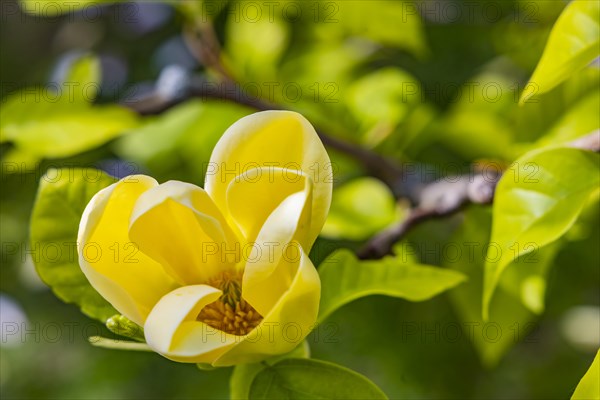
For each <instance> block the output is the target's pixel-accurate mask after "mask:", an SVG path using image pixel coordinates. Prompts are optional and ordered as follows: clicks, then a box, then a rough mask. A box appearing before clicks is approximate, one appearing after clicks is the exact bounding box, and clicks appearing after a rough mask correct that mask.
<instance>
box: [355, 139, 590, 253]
mask: <svg viewBox="0 0 600 400" xmlns="http://www.w3.org/2000/svg"><path fill="white" fill-rule="evenodd" d="M567 146H568V147H573V148H578V149H583V150H589V151H593V152H596V153H598V152H600V130H596V131H594V132H592V133H590V134H588V135H586V136H583V137H581V138H579V139H577V140H574V141H572V142H570V143H568V144H567ZM501 176H502V175H501V173H497V174H496V173H492V174H487V175H484V174H477V175H474V176H472V175H463V176H460V177H450V178H445V179H442V180H439V181H436V182H433V183H431V184H429V185H427V186H425V188H424V189H422V191H421V193H420V195H419V201H418V205H417V206H416V207H415V208H413V209H412V210H411V211H409V214H408V216H407V217H406V218H405V219H404V220H403V221H402V222H400V223H399V224H397V225H394V226H392V227H390V228H388V229H386V230H384V231H382V232H380V233H378V234H377V235H375V236H374V237H373V238H371V240H369V241H368V242H367V243H366V244H365V245H364V246H363V247H362V248H361V249H359V251H358V252H357V254H358V256H359V257H360V258H362V259H379V258H382V257H383V256H385V255H388V254H392V253H393V246H394V244H395V243H397V242H399V241H400V240H401V239H402V238H403V237H404V236H405V235H406V234H407V233H408V232H409V231H410V230H411V229H412V228H413V227H415V226H416V225H418V224H419V223H421V222H423V221H426V220H429V219H433V218H439V217H445V216H448V215H451V214H454V213H456V212H458V211H459V210H461V209H462V208H463V207H464V206H465V205H466V204H490V203H491V202H492V201H493V198H494V191H495V189H496V185H497V184H498V181H499V180H500V178H501Z"/></svg>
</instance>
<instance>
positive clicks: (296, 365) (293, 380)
mask: <svg viewBox="0 0 600 400" xmlns="http://www.w3.org/2000/svg"><path fill="white" fill-rule="evenodd" d="M248 398H249V399H252V400H254V399H387V396H386V395H385V393H383V392H382V391H381V389H379V388H378V387H377V386H376V385H375V384H374V383H373V382H371V381H370V380H369V379H367V378H366V377H365V376H363V375H361V374H359V373H357V372H354V371H352V370H350V369H348V368H344V367H342V366H339V365H336V364H333V363H329V362H325V361H318V360H307V359H294V358H292V359H287V360H282V361H279V362H277V363H275V364H274V365H271V366H268V367H266V368H265V369H264V370H262V371H260V372H259V373H258V374H257V375H256V377H255V378H254V381H253V382H252V385H251V387H250V395H249V397H248Z"/></svg>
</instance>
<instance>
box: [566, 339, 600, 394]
mask: <svg viewBox="0 0 600 400" xmlns="http://www.w3.org/2000/svg"><path fill="white" fill-rule="evenodd" d="M599 399H600V350H599V351H598V352H597V353H596V357H595V358H594V361H593V362H592V365H591V366H590V369H588V370H587V372H586V373H585V375H584V376H583V378H581V381H579V384H578V385H577V388H576V389H575V392H574V393H573V396H571V400H599Z"/></svg>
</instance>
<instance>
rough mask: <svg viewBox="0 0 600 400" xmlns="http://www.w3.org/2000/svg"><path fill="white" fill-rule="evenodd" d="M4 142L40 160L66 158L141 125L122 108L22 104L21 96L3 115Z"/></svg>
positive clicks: (0, 114)
mask: <svg viewBox="0 0 600 400" xmlns="http://www.w3.org/2000/svg"><path fill="white" fill-rule="evenodd" d="M0 120H1V122H0V131H1V135H2V138H3V141H4V140H8V141H11V142H13V143H14V144H15V145H16V146H17V148H19V149H21V150H23V151H24V152H26V153H29V154H31V155H32V156H36V157H38V158H62V157H68V156H72V155H75V154H78V153H81V152H83V151H86V150H90V149H92V148H95V147H98V146H100V145H102V144H104V143H106V142H108V141H109V140H111V139H113V138H115V137H117V136H119V135H120V134H122V133H123V132H124V131H126V130H127V129H131V128H133V127H134V126H135V125H136V124H137V118H136V117H135V115H134V114H133V113H132V112H131V111H129V110H127V109H125V108H122V107H120V106H113V105H109V106H98V107H82V106H80V105H78V104H76V103H69V102H66V101H58V102H56V103H45V102H44V101H43V100H42V101H41V102H39V103H38V102H36V101H21V99H20V94H19V93H17V94H16V95H14V96H13V97H12V98H11V99H9V100H8V102H7V103H6V104H4V105H3V106H2V111H0Z"/></svg>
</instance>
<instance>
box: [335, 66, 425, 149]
mask: <svg viewBox="0 0 600 400" xmlns="http://www.w3.org/2000/svg"><path fill="white" fill-rule="evenodd" d="M421 96H422V95H421V87H420V85H419V82H418V81H417V80H416V79H415V78H414V77H412V76H411V75H409V74H408V73H406V72H404V71H402V70H400V69H398V68H382V69H380V70H378V71H375V72H373V73H370V74H368V75H366V76H364V77H362V78H360V79H358V80H356V81H354V82H353V83H352V84H351V86H350V87H349V88H348V91H347V92H346V95H345V96H344V99H345V101H346V103H347V105H348V108H349V109H350V111H352V113H354V115H356V117H357V119H358V120H360V121H361V122H362V129H363V130H364V131H365V132H364V134H365V136H366V137H365V138H364V139H363V141H364V142H365V143H367V144H368V145H370V146H373V145H376V144H378V143H379V142H381V141H382V140H383V139H385V138H386V137H387V136H389V135H390V134H391V133H392V132H393V131H394V128H396V127H397V125H398V124H399V123H400V122H401V121H403V120H404V118H406V117H407V114H408V113H409V111H410V110H411V109H412V108H413V107H414V106H415V105H417V104H419V103H420V102H421V100H422V97H421Z"/></svg>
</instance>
